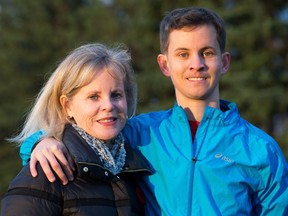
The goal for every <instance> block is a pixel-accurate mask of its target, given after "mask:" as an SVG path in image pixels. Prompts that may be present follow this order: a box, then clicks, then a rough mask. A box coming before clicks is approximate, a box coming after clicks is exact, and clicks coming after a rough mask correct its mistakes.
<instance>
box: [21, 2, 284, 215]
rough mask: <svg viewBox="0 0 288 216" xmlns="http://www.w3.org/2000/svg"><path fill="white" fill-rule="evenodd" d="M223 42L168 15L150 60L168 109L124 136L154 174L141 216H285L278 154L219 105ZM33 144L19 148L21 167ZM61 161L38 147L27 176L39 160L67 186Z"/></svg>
mask: <svg viewBox="0 0 288 216" xmlns="http://www.w3.org/2000/svg"><path fill="white" fill-rule="evenodd" d="M225 41H226V33H225V28H224V22H223V20H222V19H221V18H220V17H219V16H218V15H217V14H215V13H214V12H212V11H210V10H207V9H204V8H197V7H191V8H180V9H176V10H174V11H172V12H171V13H169V14H167V15H166V16H165V17H164V19H163V20H162V22H161V25H160V46H161V54H160V55H159V56H158V58H157V60H158V63H159V66H160V69H161V71H162V73H163V74H164V75H165V76H167V77H170V78H171V80H172V83H173V85H174V89H175V95H176V104H175V106H174V107H173V108H171V109H169V110H166V111H160V112H151V113H148V114H142V115H139V116H137V117H134V118H132V119H130V120H129V121H128V123H127V125H126V126H125V128H124V133H125V135H126V137H127V139H128V140H129V142H130V144H131V145H132V146H133V147H134V148H135V149H139V151H140V152H141V153H142V154H143V155H144V156H145V157H146V158H147V160H148V161H149V162H150V164H151V166H152V167H153V168H154V169H155V171H156V173H155V174H154V175H152V176H149V177H147V178H145V179H144V180H143V182H142V189H143V191H144V193H145V196H146V199H147V204H148V209H147V214H148V215H173V216H175V215H179V216H180V215H181V216H183V215H285V214H288V189H287V188H288V168H287V163H286V160H285V158H284V156H283V154H282V152H281V150H280V148H279V146H278V145H277V143H276V142H275V141H274V140H273V139H272V138H271V137H270V136H269V135H267V134H266V133H265V132H263V131H262V130H260V129H258V128H256V127H254V126H253V125H251V124H250V123H248V122H247V121H245V120H244V119H242V118H241V117H240V115H239V113H238V110H237V107H236V105H235V104H234V103H232V102H228V101H224V100H220V97H219V79H220V77H221V76H222V75H223V74H225V73H226V72H227V71H228V68H229V64H230V54H229V53H228V52H225ZM196 131H197V132H196ZM35 137H36V136H32V137H31V138H30V141H29V139H28V140H26V142H25V143H24V144H23V150H24V152H22V153H24V159H25V157H26V159H28V158H27V156H28V157H29V156H30V155H29V154H30V148H31V146H32V144H34V140H35ZM25 149H26V150H25ZM27 149H28V150H27ZM62 152H64V153H62ZM64 155H65V156H64ZM65 157H68V160H69V161H70V157H69V154H68V153H67V150H66V149H64V148H63V146H62V144H61V143H58V142H57V141H55V140H52V141H51V139H50V140H47V139H46V140H43V141H42V142H41V143H39V144H38V145H37V146H36V147H35V150H34V152H33V154H32V158H31V161H30V167H31V172H32V173H33V175H36V174H37V172H36V170H35V164H36V161H37V160H39V161H40V164H41V165H42V166H43V169H44V170H46V173H47V176H48V178H49V179H50V180H51V181H53V180H54V179H55V176H54V175H53V173H52V172H51V169H50V166H49V163H50V164H51V166H52V168H53V169H54V170H55V172H56V174H57V175H58V176H59V177H60V178H62V180H63V181H64V183H67V179H66V177H63V176H64V172H63V171H62V169H61V166H60V165H59V163H60V164H62V166H63V169H64V170H65V171H66V173H68V177H69V176H70V174H69V173H70V172H71V171H69V169H70V168H69V163H68V162H67V160H66V158H65ZM58 161H59V162H58ZM48 162H49V163H48ZM70 164H71V162H70ZM70 166H71V165H70ZM70 177H71V176H70Z"/></svg>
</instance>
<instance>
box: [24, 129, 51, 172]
mask: <svg viewBox="0 0 288 216" xmlns="http://www.w3.org/2000/svg"><path fill="white" fill-rule="evenodd" d="M44 135H45V131H44V130H39V131H36V132H35V133H33V134H32V135H30V136H29V137H28V138H27V139H26V140H25V141H24V142H23V143H22V144H21V147H20V157H21V159H22V165H23V166H25V165H26V164H27V163H28V162H29V160H30V157H31V152H32V149H33V147H34V146H35V144H36V143H37V142H38V141H39V140H40V139H41V138H42V137H43V136H44Z"/></svg>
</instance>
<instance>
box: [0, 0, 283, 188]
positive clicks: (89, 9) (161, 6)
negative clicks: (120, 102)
mask: <svg viewBox="0 0 288 216" xmlns="http://www.w3.org/2000/svg"><path fill="white" fill-rule="evenodd" d="M192 5H193V6H204V7H208V8H211V9H212V10H215V11H216V12H217V13H219V14H220V15H221V16H222V17H223V18H224V20H225V21H226V24H227V36H228V38H227V39H228V41H227V50H228V51H230V52H231V53H232V65H231V68H230V70H229V72H228V74H226V75H225V76H223V78H222V82H221V97H222V98H224V99H228V100H231V101H234V102H236V103H237V104H238V106H239V110H240V112H241V113H242V115H243V117H245V118H246V119H247V120H248V121H250V122H252V123H254V124H255V125H257V126H259V127H261V128H263V129H264V130H266V131H267V132H268V133H269V134H271V135H273V136H274V137H275V138H276V140H277V141H278V142H279V144H280V146H281V148H282V149H283V151H284V153H285V155H286V156H287V158H288V149H287V145H288V140H287V135H286V133H285V131H287V130H288V125H287V122H288V120H287V118H288V117H287V116H288V114H287V110H288V97H287V96H286V94H287V92H288V44H287V38H288V18H285V17H287V16H288V15H287V10H288V4H287V1H286V0H275V1H258V0H239V1H235V0H234V1H233V0H216V1H214V0H213V1H212V0H208V1H200V0H194V1H191V0H180V1H175V0H165V1H162V0H137V1H134V0H114V1H113V0H110V1H108V0H106V1H105V0H37V1H35V0H25V1H24V2H23V1H22V0H13V1H11V0H2V1H1V3H0V49H1V52H0V74H1V76H0V77H1V79H0V98H1V106H0V139H1V140H4V139H5V138H7V137H9V136H12V135H14V134H15V133H17V132H18V131H19V130H20V129H21V125H22V123H23V121H24V115H25V113H26V112H27V111H28V110H29V108H30V107H31V106H32V102H33V99H34V98H35V96H36V94H37V93H38V92H39V90H40V88H41V86H42V85H43V83H44V82H45V79H46V77H47V76H48V75H49V73H50V72H51V71H52V70H53V68H55V65H56V64H57V62H58V61H60V60H61V59H62V58H64V56H66V54H67V53H68V52H69V51H71V50H72V49H74V48H75V47H78V46H79V45H81V44H83V43H88V42H102V43H106V44H113V43H115V42H118V43H124V44H126V45H127V47H129V49H130V51H131V53H132V57H133V64H134V69H135V71H136V74H137V80H138V86H139V108H138V112H139V113H140V112H147V111H151V110H159V109H164V108H169V107H171V106H172V105H173V103H174V91H173V88H172V85H171V83H170V80H169V79H167V78H165V77H164V76H163V75H162V74H161V72H160V70H159V68H158V65H157V61H156V58H157V55H158V53H159V52H160V51H159V36H158V33H159V23H160V21H161V19H162V17H163V15H164V13H165V12H166V11H170V10H172V9H174V8H177V7H186V6H192ZM285 9H286V15H285V13H284V12H285ZM283 17H284V18H283ZM0 148H1V151H0V160H1V162H2V163H0V173H2V175H3V174H4V173H5V176H1V178H0V179H1V187H2V188H1V193H2V192H3V188H6V187H7V186H6V185H7V184H8V182H9V179H11V178H12V176H14V175H15V173H16V171H15V170H17V169H19V168H20V166H21V165H20V160H19V156H18V149H17V148H14V147H12V146H11V145H10V146H9V147H8V144H7V143H5V142H2V143H1V146H0ZM15 152H17V154H16V153H15ZM15 164H16V165H15ZM12 168H13V169H12Z"/></svg>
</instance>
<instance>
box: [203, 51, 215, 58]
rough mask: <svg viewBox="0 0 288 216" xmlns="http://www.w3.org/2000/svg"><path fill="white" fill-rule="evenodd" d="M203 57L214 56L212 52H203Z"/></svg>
mask: <svg viewBox="0 0 288 216" xmlns="http://www.w3.org/2000/svg"><path fill="white" fill-rule="evenodd" d="M203 56H204V57H211V56H214V52H212V51H206V52H203Z"/></svg>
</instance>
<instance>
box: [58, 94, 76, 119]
mask: <svg viewBox="0 0 288 216" xmlns="http://www.w3.org/2000/svg"><path fill="white" fill-rule="evenodd" d="M60 104H61V106H62V109H63V110H64V112H65V114H66V116H73V113H72V110H71V107H70V101H69V99H68V97H67V96H66V95H61V96H60Z"/></svg>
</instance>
